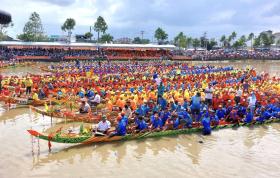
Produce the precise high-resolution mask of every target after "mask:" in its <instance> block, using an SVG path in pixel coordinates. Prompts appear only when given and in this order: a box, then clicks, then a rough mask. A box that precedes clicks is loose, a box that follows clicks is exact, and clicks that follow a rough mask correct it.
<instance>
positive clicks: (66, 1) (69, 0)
mask: <svg viewBox="0 0 280 178" xmlns="http://www.w3.org/2000/svg"><path fill="white" fill-rule="evenodd" d="M33 1H42V2H46V3H49V4H55V5H59V6H69V5H71V4H73V3H75V1H76V0H33Z"/></svg>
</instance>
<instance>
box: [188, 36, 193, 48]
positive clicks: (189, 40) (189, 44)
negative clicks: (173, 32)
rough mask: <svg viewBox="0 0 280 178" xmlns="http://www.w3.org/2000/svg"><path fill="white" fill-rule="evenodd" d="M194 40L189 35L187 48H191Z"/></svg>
mask: <svg viewBox="0 0 280 178" xmlns="http://www.w3.org/2000/svg"><path fill="white" fill-rule="evenodd" d="M192 41H193V39H192V38H191V37H187V48H190V46H191V45H192Z"/></svg>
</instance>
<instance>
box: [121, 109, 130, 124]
mask: <svg viewBox="0 0 280 178" xmlns="http://www.w3.org/2000/svg"><path fill="white" fill-rule="evenodd" d="M121 119H122V121H123V122H124V123H125V126H127V125H128V118H127V116H126V115H125V113H124V112H122V113H121Z"/></svg>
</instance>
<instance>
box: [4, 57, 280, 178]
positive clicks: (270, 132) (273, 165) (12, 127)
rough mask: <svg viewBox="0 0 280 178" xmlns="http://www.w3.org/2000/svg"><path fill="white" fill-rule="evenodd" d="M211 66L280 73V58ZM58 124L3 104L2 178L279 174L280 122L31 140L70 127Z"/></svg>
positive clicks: (261, 175)
mask: <svg viewBox="0 0 280 178" xmlns="http://www.w3.org/2000/svg"><path fill="white" fill-rule="evenodd" d="M192 63H193V64H201V62H192ZM203 63H206V62H203ZM208 63H209V62H208ZM210 64H214V65H229V64H230V65H234V66H236V67H245V66H246V65H251V66H253V67H256V68H257V70H258V71H266V72H269V73H271V74H273V75H274V74H276V75H279V72H280V61H246V62H241V61H235V62H222V63H218V62H210ZM30 71H34V70H33V69H32V68H28V67H26V68H20V69H17V70H14V69H13V70H12V71H11V73H13V74H25V73H26V72H30ZM35 72H38V73H39V72H40V71H39V70H38V71H35ZM1 74H2V75H3V74H4V75H6V74H10V73H9V70H5V73H3V71H1ZM57 122H58V121H57V120H55V119H53V120H52V121H51V119H50V118H49V117H46V116H45V117H43V116H41V115H39V114H34V113H31V112H30V111H29V109H15V110H10V111H6V110H5V107H4V106H3V103H2V104H1V106H0V178H14V177H15V178H26V177H34V178H35V177H36V178H37V177H44V178H56V177H57V178H88V177H89V178H93V177H121V178H123V177H172V178H173V177H214V178H224V177H248V178H251V177H254V178H255V177H280V164H279V161H280V124H271V125H266V126H259V127H255V128H238V129H226V130H220V131H214V132H212V135H211V136H207V137H204V136H202V135H200V134H191V135H179V136H174V137H162V138H156V139H146V140H140V141H137V140H136V141H127V142H115V143H109V144H98V145H88V146H77V145H67V144H56V143H54V144H52V151H51V152H49V151H48V146H47V142H46V141H42V140H40V141H38V140H37V139H34V138H33V139H32V138H31V136H30V135H28V133H27V132H26V130H27V129H30V128H33V129H36V130H39V131H42V130H48V129H49V128H50V127H51V126H54V127H57V128H59V127H60V126H65V124H63V123H57ZM78 124H79V123H68V124H67V126H73V125H78ZM200 142H202V143H200Z"/></svg>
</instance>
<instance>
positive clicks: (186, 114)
mask: <svg viewBox="0 0 280 178" xmlns="http://www.w3.org/2000/svg"><path fill="white" fill-rule="evenodd" d="M178 116H179V118H181V122H185V123H186V124H185V125H184V127H188V128H191V127H192V122H193V121H192V117H191V115H190V114H189V109H188V108H187V109H186V110H185V111H181V112H178Z"/></svg>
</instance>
